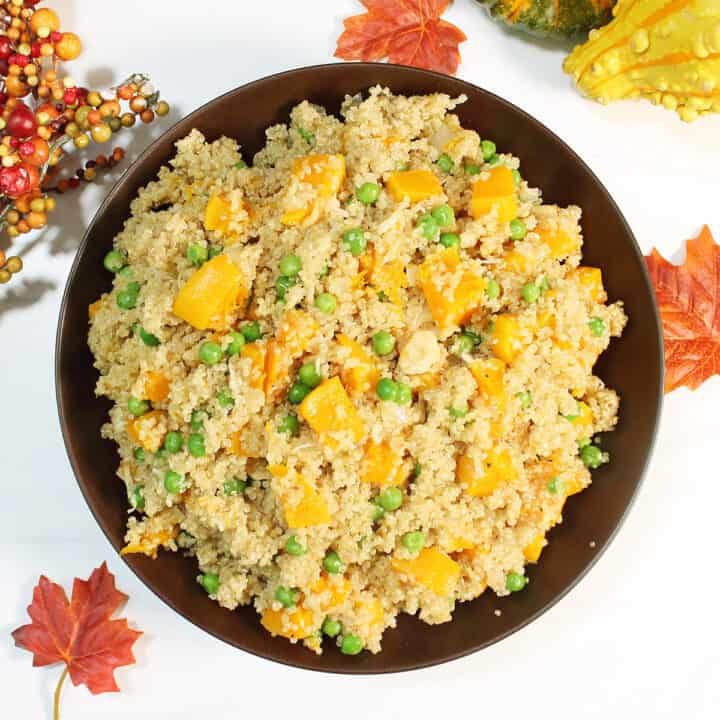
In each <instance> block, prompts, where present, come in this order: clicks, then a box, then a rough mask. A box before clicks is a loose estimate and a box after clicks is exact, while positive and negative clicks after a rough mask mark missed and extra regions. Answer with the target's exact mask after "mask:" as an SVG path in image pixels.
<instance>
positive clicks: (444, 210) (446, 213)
mask: <svg viewBox="0 0 720 720" xmlns="http://www.w3.org/2000/svg"><path fill="white" fill-rule="evenodd" d="M430 214H431V215H432V216H433V217H434V218H435V222H436V223H437V224H438V225H439V226H440V227H441V228H443V227H449V226H450V225H452V224H453V223H454V222H455V213H454V212H453V209H452V208H451V207H450V206H449V205H438V206H437V207H434V208H433V209H432V211H431V212H430Z"/></svg>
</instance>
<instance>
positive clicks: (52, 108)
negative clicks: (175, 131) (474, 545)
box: [0, 0, 170, 284]
mask: <svg viewBox="0 0 720 720" xmlns="http://www.w3.org/2000/svg"><path fill="white" fill-rule="evenodd" d="M37 4H38V0H0V230H5V232H6V233H7V234H8V235H9V236H10V237H11V238H13V237H17V236H19V235H22V234H24V233H27V232H30V231H31V230H36V229H39V228H42V227H44V226H45V225H46V224H47V221H48V219H47V213H48V212H52V210H54V208H55V200H54V198H52V197H50V196H49V193H51V192H58V193H63V192H67V191H68V190H70V189H73V188H75V187H77V186H79V185H80V182H81V181H85V182H91V181H93V180H94V179H95V178H96V177H97V174H98V172H99V171H101V170H104V169H108V168H111V167H113V165H116V164H117V163H118V162H120V161H121V160H122V158H123V156H124V151H123V150H122V149H121V148H115V149H114V150H113V151H112V153H111V154H110V155H109V156H107V157H106V156H105V155H98V156H97V157H96V158H95V160H89V161H88V162H86V163H85V165H84V167H81V168H80V169H79V170H77V171H76V172H75V173H74V175H72V176H70V177H69V178H67V179H58V178H57V175H58V173H59V170H60V166H59V163H60V161H61V160H62V159H63V157H64V156H65V155H66V154H67V152H68V148H69V147H71V145H70V144H71V143H72V146H74V147H75V148H77V149H79V150H82V149H84V148H86V147H88V145H89V144H90V142H91V141H92V142H96V143H105V142H108V141H109V140H110V139H111V138H112V136H113V135H114V134H115V133H116V132H118V131H119V130H121V129H122V128H130V127H132V126H133V125H135V123H136V122H137V119H138V118H139V119H140V120H141V121H142V122H144V123H150V122H152V121H153V120H154V119H155V117H156V116H163V115H167V114H168V112H169V111H170V106H169V105H168V104H167V102H165V101H164V100H160V98H159V94H158V92H157V91H156V90H155V88H153V87H152V85H151V83H150V80H149V78H148V77H147V76H146V75H142V74H135V75H132V76H130V77H129V78H128V79H127V80H125V81H124V82H123V83H121V84H120V85H118V86H117V87H115V88H112V89H111V90H109V91H105V92H98V91H96V90H89V89H88V88H85V87H81V86H79V85H77V83H76V82H75V81H74V80H73V79H72V77H70V76H69V75H65V74H63V73H61V72H60V69H59V65H60V62H61V61H69V60H74V59H75V58H77V57H78V56H79V55H80V52H81V50H82V44H81V42H80V38H79V37H78V36H77V35H75V33H72V32H63V31H61V30H60V18H59V17H58V15H57V14H56V13H55V12H54V11H53V10H51V9H49V8H36V7H35V6H36V5H37ZM20 269H22V262H21V261H20V258H18V257H7V256H6V255H5V253H4V252H3V253H1V254H0V284H1V283H5V282H8V281H9V280H10V279H11V277H12V275H13V274H15V273H17V272H19V271H20Z"/></svg>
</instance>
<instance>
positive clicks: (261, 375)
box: [240, 340, 267, 390]
mask: <svg viewBox="0 0 720 720" xmlns="http://www.w3.org/2000/svg"><path fill="white" fill-rule="evenodd" d="M266 356H267V343H266V342H264V341H261V340H258V341H256V342H252V343H246V344H245V345H243V347H242V350H240V357H243V358H250V387H252V388H255V390H263V388H264V387H265V360H266Z"/></svg>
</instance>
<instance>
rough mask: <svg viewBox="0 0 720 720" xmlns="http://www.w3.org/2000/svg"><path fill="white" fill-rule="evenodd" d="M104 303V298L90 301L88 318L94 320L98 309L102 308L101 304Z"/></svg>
mask: <svg viewBox="0 0 720 720" xmlns="http://www.w3.org/2000/svg"><path fill="white" fill-rule="evenodd" d="M101 305H102V298H100V299H99V300H96V301H95V302H94V303H90V305H88V318H89V319H90V320H93V319H94V318H95V316H96V315H97V314H98V310H100V306H101Z"/></svg>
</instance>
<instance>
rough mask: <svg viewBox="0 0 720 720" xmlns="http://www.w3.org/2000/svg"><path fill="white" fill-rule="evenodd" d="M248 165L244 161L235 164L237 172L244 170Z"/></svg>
mask: <svg viewBox="0 0 720 720" xmlns="http://www.w3.org/2000/svg"><path fill="white" fill-rule="evenodd" d="M247 166H248V164H247V163H246V162H245V161H244V160H238V162H236V163H235V169H236V170H244V169H245V168H246V167H247Z"/></svg>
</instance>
